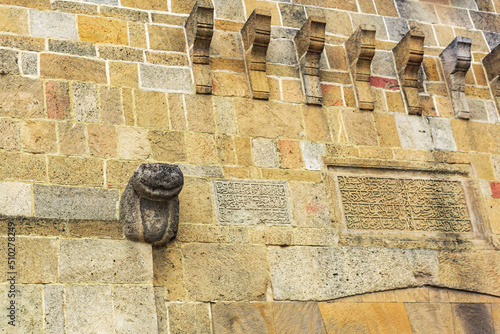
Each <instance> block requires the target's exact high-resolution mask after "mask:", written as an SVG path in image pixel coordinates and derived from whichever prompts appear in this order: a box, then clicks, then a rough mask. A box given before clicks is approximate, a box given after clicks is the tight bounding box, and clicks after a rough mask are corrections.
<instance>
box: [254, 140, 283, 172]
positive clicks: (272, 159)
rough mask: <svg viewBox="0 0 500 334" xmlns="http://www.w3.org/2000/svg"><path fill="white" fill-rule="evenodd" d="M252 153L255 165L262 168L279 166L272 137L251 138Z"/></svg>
mask: <svg viewBox="0 0 500 334" xmlns="http://www.w3.org/2000/svg"><path fill="white" fill-rule="evenodd" d="M252 155H253V159H254V164H255V166H258V167H264V168H270V167H278V166H279V162H278V152H277V150H276V145H275V144H274V140H272V139H266V138H255V139H252Z"/></svg>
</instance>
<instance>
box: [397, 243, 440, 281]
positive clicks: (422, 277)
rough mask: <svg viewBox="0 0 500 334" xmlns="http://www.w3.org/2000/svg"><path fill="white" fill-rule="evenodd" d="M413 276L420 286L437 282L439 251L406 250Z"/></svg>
mask: <svg viewBox="0 0 500 334" xmlns="http://www.w3.org/2000/svg"><path fill="white" fill-rule="evenodd" d="M405 255H406V257H407V258H408V262H409V263H410V266H411V268H412V269H413V276H415V279H416V280H417V282H418V283H419V284H432V283H435V282H436V280H437V273H438V261H437V251H435V250H430V249H406V250H405Z"/></svg>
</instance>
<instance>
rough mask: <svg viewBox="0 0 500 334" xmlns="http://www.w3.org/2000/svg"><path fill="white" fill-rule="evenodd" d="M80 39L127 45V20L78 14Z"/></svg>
mask: <svg viewBox="0 0 500 334" xmlns="http://www.w3.org/2000/svg"><path fill="white" fill-rule="evenodd" d="M77 22H78V35H79V37H80V40H82V41H85V42H92V43H108V44H122V45H128V30H127V22H126V21H121V20H114V19H108V18H103V17H95V16H83V15H80V16H78V21H77Z"/></svg>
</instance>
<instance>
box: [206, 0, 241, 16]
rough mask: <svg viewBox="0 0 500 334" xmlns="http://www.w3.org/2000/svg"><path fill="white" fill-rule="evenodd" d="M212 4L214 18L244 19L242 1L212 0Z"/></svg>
mask: <svg viewBox="0 0 500 334" xmlns="http://www.w3.org/2000/svg"><path fill="white" fill-rule="evenodd" d="M214 5H215V17H216V18H218V19H226V20H236V21H245V12H244V10H243V2H241V1H233V0H214Z"/></svg>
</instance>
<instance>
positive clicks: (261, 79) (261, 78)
mask: <svg viewBox="0 0 500 334" xmlns="http://www.w3.org/2000/svg"><path fill="white" fill-rule="evenodd" d="M241 37H242V39H243V47H244V48H245V60H246V66H247V71H248V76H249V77H250V87H251V88H252V93H253V97H254V98H255V99H259V100H268V99H269V84H268V82H267V74H266V56H267V48H268V46H269V42H270V41H271V11H269V10H264V9H255V10H254V11H253V12H252V14H251V15H250V17H249V18H248V20H247V22H246V23H245V25H244V26H243V28H242V29H241Z"/></svg>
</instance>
